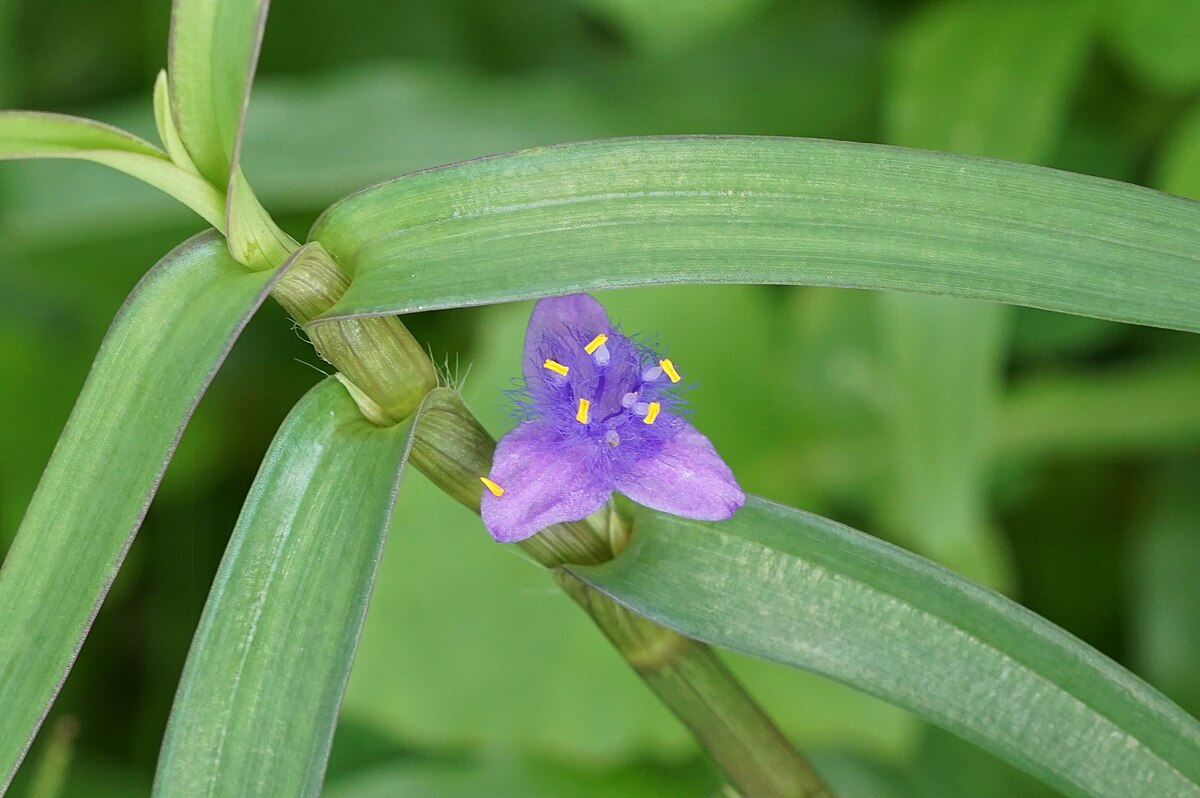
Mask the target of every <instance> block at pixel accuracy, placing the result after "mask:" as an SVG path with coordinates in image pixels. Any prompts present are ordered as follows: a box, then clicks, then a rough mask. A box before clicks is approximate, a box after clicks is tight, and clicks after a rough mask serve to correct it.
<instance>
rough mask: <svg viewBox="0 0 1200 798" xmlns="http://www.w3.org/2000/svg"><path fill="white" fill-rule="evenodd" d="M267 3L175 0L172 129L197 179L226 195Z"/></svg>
mask: <svg viewBox="0 0 1200 798" xmlns="http://www.w3.org/2000/svg"><path fill="white" fill-rule="evenodd" d="M266 22H267V0H175V3H174V5H173V6H172V11H171V34H170V44H169V49H168V52H167V63H168V66H167V79H168V83H169V87H170V90H169V94H170V97H171V111H172V113H173V115H174V117H175V128H176V130H177V131H178V133H179V137H180V139H181V140H182V141H183V144H184V146H185V147H186V148H187V151H188V153H189V154H190V155H191V158H192V162H193V163H194V164H195V165H196V168H197V169H199V170H200V174H202V175H204V177H206V178H208V180H209V181H210V182H211V183H212V184H213V185H214V186H216V187H217V188H219V189H221V190H222V191H224V189H225V188H226V187H227V186H228V185H229V182H230V179H231V176H232V171H233V169H235V168H236V165H237V162H238V158H239V155H240V150H241V138H242V121H243V119H244V118H245V114H246V106H247V104H248V103H249V101H250V84H251V82H252V81H253V79H254V68H255V65H256V64H257V63H258V50H259V47H260V45H261V44H262V36H263V28H264V27H265V26H266Z"/></svg>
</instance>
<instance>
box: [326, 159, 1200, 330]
mask: <svg viewBox="0 0 1200 798" xmlns="http://www.w3.org/2000/svg"><path fill="white" fill-rule="evenodd" d="M312 238H313V239H315V240H317V241H320V242H321V243H322V244H324V245H325V247H326V248H327V249H329V250H330V251H331V252H332V253H333V254H334V256H335V257H336V258H337V259H338V260H339V261H340V262H341V263H342V264H343V266H345V267H347V268H349V269H350V270H351V271H352V272H353V274H354V277H355V279H354V283H353V285H352V286H351V288H350V290H349V291H348V292H347V294H346V295H345V297H343V299H342V301H341V302H339V303H338V304H337V305H336V306H335V307H334V308H333V309H332V310H331V311H330V313H329V314H328V315H329V316H349V315H377V314H387V313H396V312H405V311H414V310H424V309H430V308H442V307H453V306H459V305H473V304H480V303H487V302H500V301H508V300H513V299H520V298H529V297H535V296H543V295H548V294H561V293H567V292H571V291H578V290H590V289H596V288H618V287H622V286H633V285H648V284H652V283H669V282H702V283H721V282H724V283H734V282H737V283H800V284H810V285H833V286H846V287H858V288H882V289H894V290H900V291H913V292H918V293H934V294H954V295H958V296H968V297H975V298H981V299H993V300H999V301H1002V302H1010V303H1014V304H1021V305H1030V306H1034V307H1041V308H1048V309H1050V310H1059V311H1065V312H1068V313H1076V314H1081V315H1086V316H1097V317H1100V318H1107V319H1116V320H1119V321H1126V322H1136V323H1140V324H1151V325H1156V326H1162V327H1175V328H1179V329H1184V330H1192V331H1197V330H1200V203H1196V202H1193V201H1189V200H1185V199H1181V198H1178V197H1172V196H1169V195H1164V194H1159V193H1156V192H1154V191H1150V190H1147V189H1142V188H1138V187H1136V186H1130V185H1125V184H1121V183H1115V182H1112V181H1108V180H1103V179H1099V178H1091V177H1085V176H1081V175H1074V174H1068V173H1064V172H1057V171H1053V170H1049V169H1043V168H1039V167H1033V166H1025V165H1020V164H1011V163H1003V162H998V161H989V160H983V159H975V158H966V157H961V156H954V155H944V154H938V153H931V152H922V151H918V150H906V149H899V148H892V147H881V146H874V145H867V144H847V143H841V142H834V141H820V140H809V139H778V138H737V137H732V138H657V139H627V140H613V141H599V142H591V143H586V144H575V145H568V146H562V147H549V148H545V149H538V150H530V151H527V152H522V153H517V154H515V155H507V156H501V157H496V158H488V159H484V160H479V161H469V162H466V163H460V164H456V165H452V166H448V167H444V168H439V169H433V170H429V171H425V172H418V173H416V174H412V175H409V176H407V177H402V178H399V179H397V180H393V181H390V182H387V183H382V184H380V185H377V186H374V187H372V188H368V189H366V190H364V191H362V192H359V193H357V194H352V195H351V196H349V197H347V198H345V199H343V200H341V201H340V202H338V203H337V204H335V205H334V206H333V207H332V208H331V209H330V210H328V211H327V212H326V213H325V215H324V216H323V217H322V218H321V219H319V220H318V221H317V223H316V225H315V226H314V228H313V231H312Z"/></svg>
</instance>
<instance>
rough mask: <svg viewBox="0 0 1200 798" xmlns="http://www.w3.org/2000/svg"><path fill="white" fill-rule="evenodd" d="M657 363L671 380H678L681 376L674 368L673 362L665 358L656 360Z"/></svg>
mask: <svg viewBox="0 0 1200 798" xmlns="http://www.w3.org/2000/svg"><path fill="white" fill-rule="evenodd" d="M658 365H660V366H662V370H663V371H665V372H667V376H668V377H670V378H671V382H679V380H680V379H681V377H680V376H679V372H678V371H676V370H675V364H674V363H672V362H671V361H669V360H667V359H665V358H664V359H662V360H660V361H658Z"/></svg>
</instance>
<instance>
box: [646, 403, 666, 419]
mask: <svg viewBox="0 0 1200 798" xmlns="http://www.w3.org/2000/svg"><path fill="white" fill-rule="evenodd" d="M661 407H662V405H660V404H659V403H658V402H651V403H650V406H649V407H648V408H646V417H645V418H644V419H642V421H643V423H646V424H653V423H654V419H656V418H658V411H659V409H660V408H661Z"/></svg>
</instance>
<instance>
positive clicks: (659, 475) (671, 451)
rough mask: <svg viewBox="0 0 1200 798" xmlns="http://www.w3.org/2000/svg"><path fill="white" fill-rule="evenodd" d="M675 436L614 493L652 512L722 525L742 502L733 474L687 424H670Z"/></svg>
mask: <svg viewBox="0 0 1200 798" xmlns="http://www.w3.org/2000/svg"><path fill="white" fill-rule="evenodd" d="M668 423H671V424H676V425H678V426H679V427H680V429H679V432H678V434H676V435H675V437H673V438H672V439H671V440H670V441H668V442H667V443H666V444H665V445H664V446H663V447H662V448H661V449H660V450H659V451H658V453H657V454H655V455H653V456H651V457H647V458H645V459H643V460H639V461H638V462H637V463H636V464H635V465H634V466H633V467H632V468H630V470H629V472H628V473H626V474H625V475H623V476H620V477H618V478H617V490H619V491H620V492H621V493H624V494H625V495H626V496H628V497H629V498H631V499H633V500H634V501H635V502H637V503H638V504H643V505H645V506H646V507H649V508H651V509H653V510H661V511H662V512H664V513H671V514H673V515H681V516H684V517H685V518H695V519H698V520H701V521H720V520H722V519H725V518H728V517H729V516H731V515H733V513H734V511H735V510H737V509H738V508H739V507H741V506H742V504H743V503H744V502H745V501H746V494H744V493H743V492H742V489H741V487H739V486H738V483H737V480H736V479H734V477H733V472H732V471H730V470H729V466H727V465H725V461H724V460H722V459H721V456H720V455H719V454H717V451H716V449H714V448H713V445H712V443H711V442H710V441H709V440H708V438H706V437H704V435H702V434H701V433H700V431H699V430H697V429H696V428H695V427H693V426H692V425H691V424H689V423H688V422H686V421H684V420H683V419H680V418H677V417H676V418H672V419H670V420H669V421H668Z"/></svg>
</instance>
